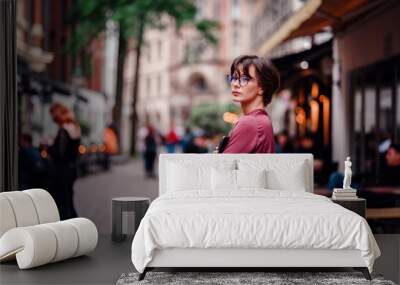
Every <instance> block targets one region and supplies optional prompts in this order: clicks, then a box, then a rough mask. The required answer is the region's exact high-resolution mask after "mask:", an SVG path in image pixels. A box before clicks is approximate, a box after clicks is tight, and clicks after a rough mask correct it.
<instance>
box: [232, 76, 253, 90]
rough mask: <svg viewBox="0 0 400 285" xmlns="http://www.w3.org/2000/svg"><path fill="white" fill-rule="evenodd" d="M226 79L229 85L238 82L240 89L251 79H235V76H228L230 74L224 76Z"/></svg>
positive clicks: (246, 77) (245, 77)
mask: <svg viewBox="0 0 400 285" xmlns="http://www.w3.org/2000/svg"><path fill="white" fill-rule="evenodd" d="M226 79H227V81H228V83H229V84H232V83H233V82H235V81H236V80H238V81H239V85H240V87H245V86H246V85H247V84H248V83H249V81H250V80H251V78H250V77H248V76H241V77H237V76H236V75H230V74H228V75H227V76H226Z"/></svg>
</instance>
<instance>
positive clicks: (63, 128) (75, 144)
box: [49, 103, 81, 220]
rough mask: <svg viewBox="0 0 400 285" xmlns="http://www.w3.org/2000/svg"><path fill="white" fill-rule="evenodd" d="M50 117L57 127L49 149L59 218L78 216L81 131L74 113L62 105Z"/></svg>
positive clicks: (54, 109) (54, 107) (52, 190)
mask: <svg viewBox="0 0 400 285" xmlns="http://www.w3.org/2000/svg"><path fill="white" fill-rule="evenodd" d="M50 114H51V116H52V118H53V120H54V122H55V123H56V124H57V125H58V132H57V136H56V138H55V140H54V143H53V145H52V146H51V147H50V149H49V154H50V156H51V159H52V164H53V166H52V171H53V175H52V180H53V181H52V187H51V188H52V189H51V191H50V192H51V193H52V194H53V195H54V198H55V201H56V203H57V206H58V209H59V212H60V218H61V219H62V220H64V219H70V218H74V217H77V213H76V211H75V207H74V202H73V196H74V190H73V187H74V182H75V180H76V178H77V160H78V148H79V144H80V138H81V131H80V127H79V124H78V123H77V121H76V120H75V118H74V115H73V113H72V111H71V110H70V109H69V108H68V107H66V106H65V105H63V104H60V103H54V104H53V105H52V106H51V108H50Z"/></svg>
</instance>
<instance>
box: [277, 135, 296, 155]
mask: <svg viewBox="0 0 400 285" xmlns="http://www.w3.org/2000/svg"><path fill="white" fill-rule="evenodd" d="M293 150H294V148H293V144H292V142H291V141H290V139H289V134H288V132H287V131H282V132H280V133H279V134H278V135H277V137H276V145H275V151H276V153H291V152H293Z"/></svg>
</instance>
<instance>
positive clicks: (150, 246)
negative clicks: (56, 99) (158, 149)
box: [132, 154, 380, 279]
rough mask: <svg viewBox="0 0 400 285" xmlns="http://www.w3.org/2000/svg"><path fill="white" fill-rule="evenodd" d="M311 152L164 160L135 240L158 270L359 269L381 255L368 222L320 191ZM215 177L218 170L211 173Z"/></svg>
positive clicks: (138, 258)
mask: <svg viewBox="0 0 400 285" xmlns="http://www.w3.org/2000/svg"><path fill="white" fill-rule="evenodd" d="M312 165H313V158H312V155H310V154H281V155H278V154H231V155H221V154H203V155H198V154H173V155H172V154H169V155H167V154H162V155H160V161H159V175H160V181H159V192H160V197H159V198H158V199H156V200H155V201H154V202H153V203H152V205H151V206H150V208H149V210H148V212H147V213H146V215H145V217H144V218H143V220H142V222H141V224H140V226H139V228H138V230H137V233H136V235H135V237H134V240H133V243H132V262H133V264H134V266H135V267H136V269H137V270H138V271H139V272H141V273H142V275H141V277H140V279H142V278H144V275H145V273H146V271H148V270H149V269H152V268H155V267H168V268H171V267H237V268H244V267H247V268H248V267H252V268H253V267H263V268H265V267H319V268H320V267H354V268H360V269H361V270H362V271H363V273H364V275H365V276H366V278H370V276H369V272H371V271H372V267H373V263H374V260H375V259H376V258H377V257H379V255H380V251H379V248H378V246H377V244H376V242H375V239H374V237H373V235H372V233H371V230H370V228H369V226H368V224H367V222H366V221H365V219H363V218H362V217H360V216H358V215H357V214H355V213H353V212H351V211H349V210H347V209H344V208H342V207H341V206H339V205H337V204H335V203H332V202H331V201H330V200H329V199H327V198H326V197H322V196H319V195H315V194H312V192H313V171H312ZM210 171H211V172H210Z"/></svg>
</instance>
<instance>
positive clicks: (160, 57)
mask: <svg viewBox="0 0 400 285" xmlns="http://www.w3.org/2000/svg"><path fill="white" fill-rule="evenodd" d="M157 50H158V59H159V60H161V59H162V41H161V40H160V41H158V42H157Z"/></svg>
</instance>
